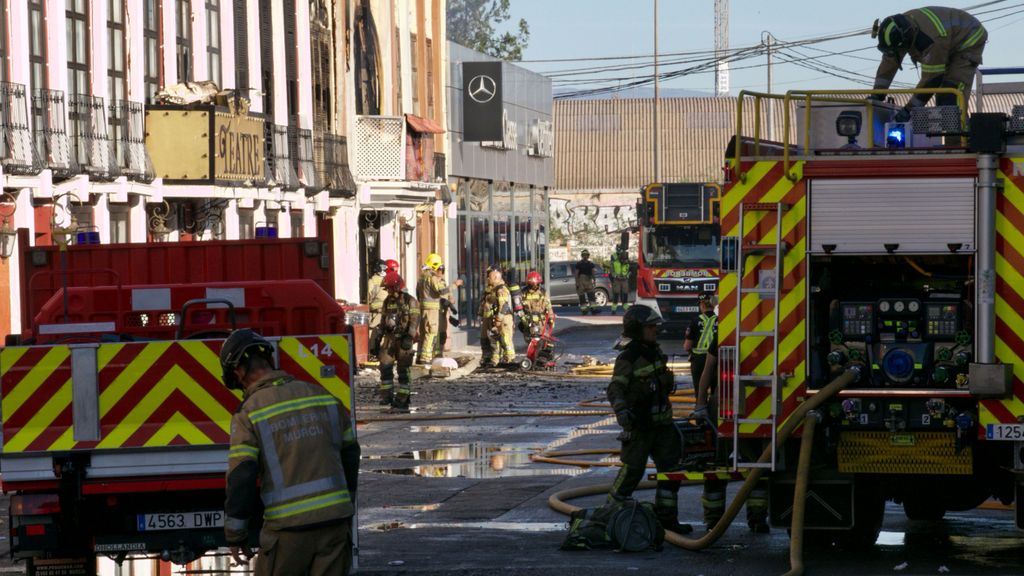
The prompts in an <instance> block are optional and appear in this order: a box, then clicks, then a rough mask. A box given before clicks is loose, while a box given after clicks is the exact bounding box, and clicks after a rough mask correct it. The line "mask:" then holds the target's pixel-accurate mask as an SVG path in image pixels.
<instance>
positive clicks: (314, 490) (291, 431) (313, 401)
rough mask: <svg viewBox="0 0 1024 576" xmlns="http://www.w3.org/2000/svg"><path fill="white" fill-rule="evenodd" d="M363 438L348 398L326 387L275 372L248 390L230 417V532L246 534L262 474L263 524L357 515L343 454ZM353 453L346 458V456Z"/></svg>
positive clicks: (238, 536) (235, 536) (233, 537)
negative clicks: (358, 435) (346, 401)
mask: <svg viewBox="0 0 1024 576" xmlns="http://www.w3.org/2000/svg"><path fill="white" fill-rule="evenodd" d="M358 450H359V446H358V444H356V441H355V430H354V429H353V427H352V423H351V420H350V419H349V416H348V413H347V412H346V411H345V408H344V406H342V404H341V402H340V401H338V399H337V398H335V397H334V396H333V395H331V394H330V393H328V392H327V391H326V390H325V389H324V388H323V387H321V386H319V385H316V384H310V383H308V382H303V381H301V380H296V379H295V378H293V377H292V376H290V375H289V374H287V373H285V372H282V371H273V372H270V373H269V374H268V375H267V376H266V377H265V378H263V379H262V380H260V381H259V382H258V383H257V384H256V385H255V386H253V387H252V388H250V389H249V390H247V392H246V398H245V400H243V401H242V405H241V406H240V407H239V409H238V411H237V412H235V414H234V415H233V416H232V418H231V448H230V449H229V451H228V474H227V502H226V504H225V509H226V512H227V514H226V520H225V523H224V531H225V536H226V537H227V540H228V542H229V543H230V542H241V541H244V540H245V537H246V535H247V533H248V527H249V523H250V521H251V520H252V517H253V515H254V514H255V513H256V510H257V509H258V506H257V505H258V502H254V501H253V500H254V498H253V497H252V496H253V495H254V494H255V490H256V481H257V477H258V478H259V479H260V481H261V485H260V494H259V495H260V499H262V501H263V506H264V512H263V521H264V525H265V526H266V527H267V528H269V529H273V530H279V529H286V528H298V527H302V526H308V525H313V524H320V523H324V522H330V521H335V520H341V519H343V518H347V517H349V516H352V514H353V505H352V495H351V494H350V492H349V486H348V482H349V480H351V481H352V482H354V481H355V476H354V474H355V473H356V472H357V470H351V471H348V472H349V474H346V470H345V466H344V465H343V464H342V462H343V460H346V459H347V460H348V461H352V460H351V458H350V457H351V456H352V455H351V454H347V453H349V452H352V451H355V452H356V455H355V460H354V462H355V465H356V466H357V465H358ZM347 457H349V458H347Z"/></svg>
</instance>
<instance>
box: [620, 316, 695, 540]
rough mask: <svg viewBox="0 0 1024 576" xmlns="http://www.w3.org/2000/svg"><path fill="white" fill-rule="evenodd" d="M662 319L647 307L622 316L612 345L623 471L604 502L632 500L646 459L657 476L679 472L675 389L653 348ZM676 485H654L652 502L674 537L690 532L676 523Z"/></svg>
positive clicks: (664, 363)
mask: <svg viewBox="0 0 1024 576" xmlns="http://www.w3.org/2000/svg"><path fill="white" fill-rule="evenodd" d="M661 323H662V318H661V315H660V314H658V312H656V311H655V310H653V309H652V308H650V307H648V306H643V305H637V306H633V307H632V308H630V309H629V311H628V312H626V313H625V314H623V316H622V338H621V339H620V340H619V342H618V343H617V344H616V345H615V347H616V349H619V350H622V352H621V353H620V354H619V356H618V358H616V359H615V369H614V372H613V376H612V381H611V383H610V384H609V385H608V402H610V403H611V405H612V410H613V411H614V412H615V419H616V421H618V423H619V426H621V427H622V433H621V434H619V437H618V439H619V441H620V442H622V452H621V456H620V459H621V460H622V468H620V469H619V474H618V476H616V477H615V482H614V483H613V484H612V488H611V491H610V492H609V493H608V501H609V502H615V501H619V502H621V501H622V500H625V499H626V498H629V497H630V496H631V495H632V494H633V490H635V489H636V486H637V484H639V483H640V480H642V479H643V478H644V476H645V475H646V472H647V459H648V457H650V458H652V459H653V460H654V464H655V466H656V467H657V469H658V472H676V471H679V470H682V466H681V461H682V456H683V444H682V437H681V436H680V434H679V429H678V428H676V425H675V423H674V422H673V421H672V402H671V401H670V400H669V394H671V393H672V391H673V389H674V388H675V384H674V381H673V377H672V371H671V370H669V369H668V366H667V361H668V357H667V356H665V355H664V354H663V353H662V352H661V346H659V345H658V326H659V325H660V324H661ZM679 485H680V482H679V481H678V480H659V481H658V486H657V491H656V493H655V498H654V510H655V512H656V513H657V515H658V521H659V522H660V523H661V525H662V527H664V528H665V529H666V530H671V531H673V532H676V533H678V534H688V533H690V532H692V531H693V527H692V526H690V525H689V524H680V523H679V520H678V518H679Z"/></svg>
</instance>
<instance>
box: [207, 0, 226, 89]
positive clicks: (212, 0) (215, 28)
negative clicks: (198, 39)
mask: <svg viewBox="0 0 1024 576" xmlns="http://www.w3.org/2000/svg"><path fill="white" fill-rule="evenodd" d="M206 66H207V70H209V73H210V80H213V81H214V82H216V83H217V87H218V88H223V85H222V84H221V75H220V0H206Z"/></svg>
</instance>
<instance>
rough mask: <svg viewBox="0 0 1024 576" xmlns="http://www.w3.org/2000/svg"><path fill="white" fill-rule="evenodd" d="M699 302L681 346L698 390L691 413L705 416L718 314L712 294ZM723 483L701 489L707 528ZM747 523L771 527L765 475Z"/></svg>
mask: <svg viewBox="0 0 1024 576" xmlns="http://www.w3.org/2000/svg"><path fill="white" fill-rule="evenodd" d="M699 306H700V316H698V317H697V318H696V319H694V321H693V322H692V323H691V324H690V327H689V328H688V329H687V332H686V339H685V340H684V342H683V347H684V349H686V350H688V351H690V371H691V372H692V374H693V377H694V382H695V385H696V386H697V390H698V391H697V409H696V410H694V413H693V416H692V417H694V418H698V419H707V418H708V408H707V406H708V403H709V400H710V399H711V398H714V396H715V392H716V390H717V388H718V317H717V316H716V315H715V312H714V311H715V301H714V296H713V295H711V294H708V293H705V294H701V296H700V303H699ZM694 341H696V344H694ZM702 351H703V352H702ZM741 451H744V452H745V448H744V447H741ZM726 486H727V483H726V481H724V480H719V479H712V480H704V493H703V494H702V495H701V499H700V500H701V506H702V508H703V509H704V524H705V526H707V529H708V530H711V529H712V528H714V527H715V525H716V524H718V521H719V520H721V519H722V516H723V515H724V514H725V495H726ZM747 526H748V527H750V530H751V531H753V532H754V533H757V534H767V533H768V532H769V531H770V528H769V527H768V481H767V479H764V478H762V479H761V480H760V481H758V483H757V484H755V485H754V489H753V490H752V491H751V492H750V496H749V497H748V498H747Z"/></svg>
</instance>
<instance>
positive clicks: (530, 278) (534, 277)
mask: <svg viewBox="0 0 1024 576" xmlns="http://www.w3.org/2000/svg"><path fill="white" fill-rule="evenodd" d="M526 283H527V284H530V285H533V286H539V285H541V284H542V283H544V279H543V278H541V276H540V272H537V271H536V270H533V271H532V272H530V273H529V274H527V275H526Z"/></svg>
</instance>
